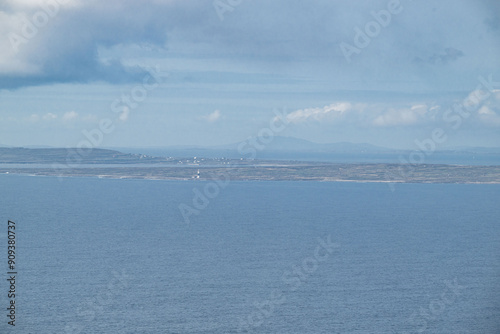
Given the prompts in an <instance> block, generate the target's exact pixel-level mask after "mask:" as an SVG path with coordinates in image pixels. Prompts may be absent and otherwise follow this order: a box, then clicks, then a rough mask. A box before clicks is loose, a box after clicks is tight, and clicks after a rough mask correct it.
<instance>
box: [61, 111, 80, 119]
mask: <svg viewBox="0 0 500 334" xmlns="http://www.w3.org/2000/svg"><path fill="white" fill-rule="evenodd" d="M77 118H78V113H77V112H76V111H68V112H66V113H64V115H63V117H62V119H63V120H65V121H72V120H75V119H77Z"/></svg>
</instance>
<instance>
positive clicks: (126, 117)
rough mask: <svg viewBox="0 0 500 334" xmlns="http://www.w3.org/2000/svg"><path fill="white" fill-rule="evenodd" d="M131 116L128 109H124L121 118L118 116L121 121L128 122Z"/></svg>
mask: <svg viewBox="0 0 500 334" xmlns="http://www.w3.org/2000/svg"><path fill="white" fill-rule="evenodd" d="M129 115H130V109H129V108H128V107H123V111H122V113H121V114H120V116H118V118H119V119H120V121H122V122H126V121H128V117H129Z"/></svg>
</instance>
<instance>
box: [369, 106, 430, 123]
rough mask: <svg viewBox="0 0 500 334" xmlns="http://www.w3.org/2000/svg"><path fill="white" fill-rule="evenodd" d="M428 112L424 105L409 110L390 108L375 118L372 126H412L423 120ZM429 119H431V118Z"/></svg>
mask: <svg viewBox="0 0 500 334" xmlns="http://www.w3.org/2000/svg"><path fill="white" fill-rule="evenodd" d="M434 109H435V108H434ZM428 110H429V109H428V107H427V105H425V104H417V105H413V106H411V107H410V108H401V109H394V108H391V109H389V110H387V111H385V112H383V113H382V114H381V115H378V116H377V117H375V119H374V120H373V122H372V124H373V125H375V126H401V125H413V124H416V123H418V122H419V121H421V120H423V119H424V118H425V117H426V115H427V112H428ZM431 118H433V117H432V116H431Z"/></svg>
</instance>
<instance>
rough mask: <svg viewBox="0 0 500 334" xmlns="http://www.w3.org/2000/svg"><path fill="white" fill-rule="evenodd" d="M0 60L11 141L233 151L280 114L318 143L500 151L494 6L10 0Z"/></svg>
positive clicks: (454, 0)
mask: <svg viewBox="0 0 500 334" xmlns="http://www.w3.org/2000/svg"><path fill="white" fill-rule="evenodd" d="M0 50H1V52H0V144H3V145H12V146H22V145H50V146H59V147H75V146H76V145H77V144H78V143H79V142H81V140H82V138H85V135H84V132H85V131H86V132H87V133H92V131H100V123H102V121H103V120H104V121H107V120H109V121H111V122H112V125H111V126H110V129H111V128H112V130H109V131H107V133H103V136H102V141H99V145H100V146H107V147H112V146H117V147H124V146H134V147H145V146H171V145H201V146H207V145H221V144H228V143H237V142H241V141H243V140H245V139H246V138H248V137H249V136H255V135H257V134H258V133H259V131H261V130H262V129H264V128H266V127H268V126H269V123H270V121H271V120H273V118H274V117H275V111H279V113H280V114H281V115H283V117H285V118H286V120H287V126H286V128H285V129H284V130H283V131H282V132H280V133H279V135H281V136H293V137H298V138H303V139H307V140H311V141H315V142H322V143H326V142H339V141H351V142H366V143H371V144H375V145H380V146H387V147H394V148H408V149H412V148H415V141H416V140H420V141H421V140H425V139H426V138H431V137H432V132H433V131H434V130H435V129H443V130H444V131H445V132H446V140H445V141H444V142H442V143H440V145H441V147H442V148H446V147H455V146H500V66H499V65H500V57H499V55H500V3H499V2H498V1H494V0H491V1H486V0H484V1H472V0H469V1H465V0H443V1H430V0H429V1H425V0H419V1H411V0H400V1H398V0H386V1H373V0H370V1H368V0H366V1H363V0H360V1H335V0H312V1H298V0H272V1H270V0H266V1H263V0H253V1H250V0H241V1H240V0H216V1H212V0H208V1H205V0H189V1H186V0H143V1H130V0H109V1H105V2H103V1H97V0H88V1H84V0H4V1H3V2H2V3H1V4H0ZM481 78H482V79H481ZM485 83H486V84H485ZM478 97H481V98H478ZM475 98H476V101H475V102H474V103H473V104H472V105H470V106H467V111H466V112H464V113H463V114H460V113H459V112H458V111H456V110H457V108H456V107H457V106H460V105H463V104H464V101H474V99H475ZM467 99H468V100H467ZM466 104H467V103H466ZM453 106H455V108H453ZM450 108H452V109H451V111H449V110H450ZM454 110H455V111H454ZM458 118H460V121H459V120H458ZM94 133H95V132H94Z"/></svg>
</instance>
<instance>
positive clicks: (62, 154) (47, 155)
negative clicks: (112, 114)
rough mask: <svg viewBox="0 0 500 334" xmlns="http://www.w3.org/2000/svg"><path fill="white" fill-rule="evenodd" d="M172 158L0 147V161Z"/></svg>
mask: <svg viewBox="0 0 500 334" xmlns="http://www.w3.org/2000/svg"><path fill="white" fill-rule="evenodd" d="M171 160H172V159H168V158H164V157H152V156H148V155H144V154H131V153H122V152H119V151H115V150H108V149H100V148H94V149H83V150H79V149H76V148H24V147H15V148H7V147H0V163H16V164H29V163H38V164H46V163H59V164H68V163H71V164H129V163H159V162H168V161H171Z"/></svg>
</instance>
